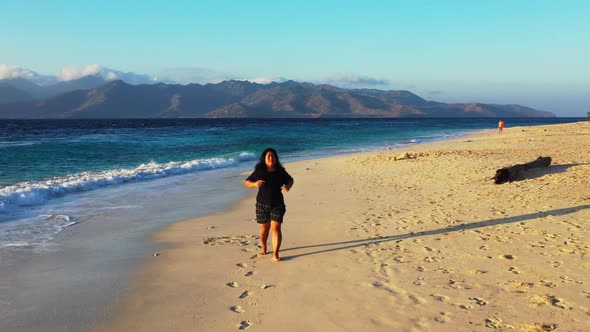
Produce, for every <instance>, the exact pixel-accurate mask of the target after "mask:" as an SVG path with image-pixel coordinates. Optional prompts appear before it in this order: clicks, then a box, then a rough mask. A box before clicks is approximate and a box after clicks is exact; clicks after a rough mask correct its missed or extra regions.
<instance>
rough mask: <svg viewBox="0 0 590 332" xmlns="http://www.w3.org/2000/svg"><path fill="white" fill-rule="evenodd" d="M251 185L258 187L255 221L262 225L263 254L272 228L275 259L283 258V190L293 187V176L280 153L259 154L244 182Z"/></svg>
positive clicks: (270, 149)
mask: <svg viewBox="0 0 590 332" xmlns="http://www.w3.org/2000/svg"><path fill="white" fill-rule="evenodd" d="M244 184H245V185H246V187H248V188H258V195H257V196H256V222H257V223H258V224H260V246H261V247H262V250H261V252H260V255H266V241H267V240H268V234H269V230H272V249H273V257H272V258H273V260H274V261H275V262H278V261H280V260H281V257H280V256H279V249H280V248H281V242H282V240H283V233H282V232H281V224H282V223H283V217H284V216H285V212H286V211H287V209H286V207H285V201H284V199H283V193H282V192H281V191H289V189H291V187H292V186H293V178H292V177H291V175H289V173H287V171H286V170H285V168H284V167H283V165H281V162H280V161H279V156H278V154H277V152H276V151H275V150H274V149H272V148H267V149H266V150H264V151H263V152H262V155H260V161H259V162H258V164H256V167H255V168H254V172H252V174H250V176H248V178H247V179H246V180H245V181H244Z"/></svg>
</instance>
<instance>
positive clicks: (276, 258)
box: [272, 256, 281, 262]
mask: <svg viewBox="0 0 590 332" xmlns="http://www.w3.org/2000/svg"><path fill="white" fill-rule="evenodd" d="M272 260H273V261H274V262H278V261H280V260H281V257H277V256H274V257H273V258H272Z"/></svg>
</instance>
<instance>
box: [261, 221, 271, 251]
mask: <svg viewBox="0 0 590 332" xmlns="http://www.w3.org/2000/svg"><path fill="white" fill-rule="evenodd" d="M269 230H270V223H269V222H267V223H264V224H260V247H262V249H261V250H260V254H261V255H266V241H267V240H268V233H269Z"/></svg>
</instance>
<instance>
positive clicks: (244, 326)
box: [238, 320, 254, 330]
mask: <svg viewBox="0 0 590 332" xmlns="http://www.w3.org/2000/svg"><path fill="white" fill-rule="evenodd" d="M252 325H254V322H252V321H251V320H243V321H241V322H240V325H239V326H238V329H239V330H246V329H248V328H250V326H252Z"/></svg>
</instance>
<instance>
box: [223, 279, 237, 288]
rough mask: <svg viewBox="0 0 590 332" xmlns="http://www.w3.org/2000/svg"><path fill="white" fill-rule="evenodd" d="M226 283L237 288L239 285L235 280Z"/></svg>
mask: <svg viewBox="0 0 590 332" xmlns="http://www.w3.org/2000/svg"><path fill="white" fill-rule="evenodd" d="M226 285H228V286H229V287H231V288H238V287H240V285H238V283H237V282H235V281H231V282H228V283H227V284H226Z"/></svg>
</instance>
